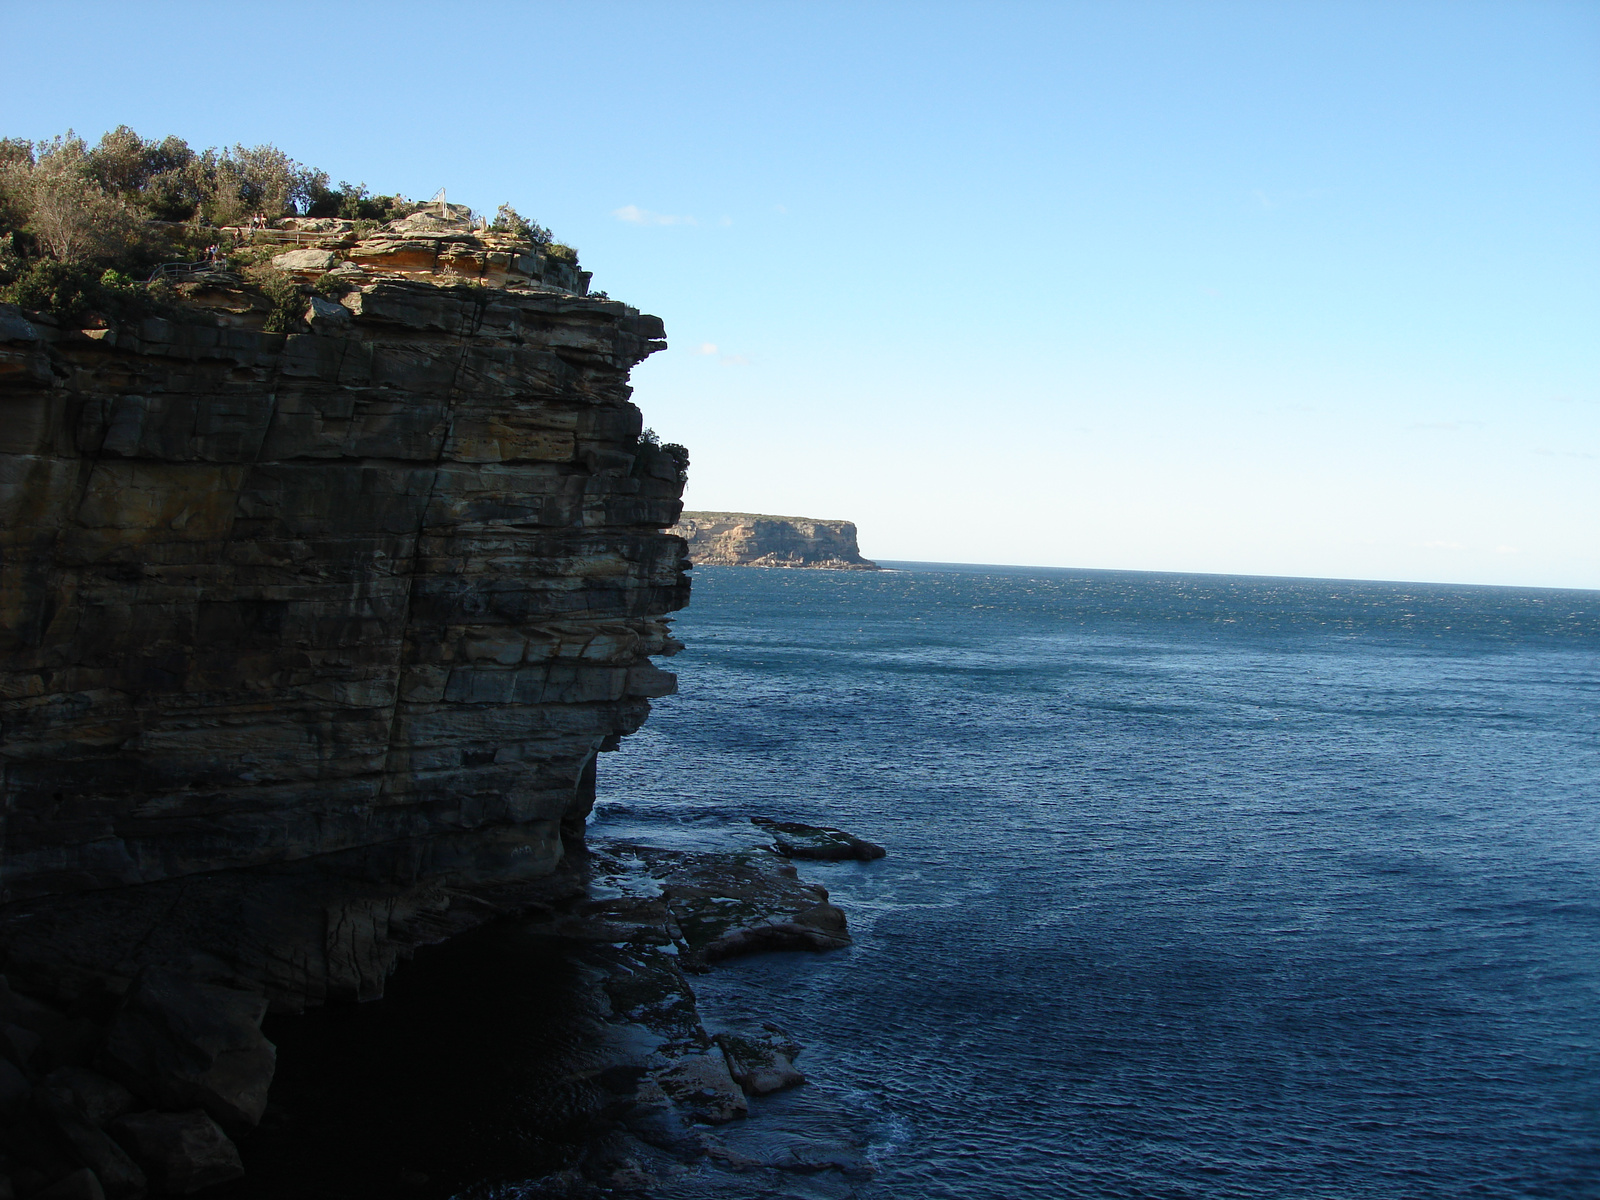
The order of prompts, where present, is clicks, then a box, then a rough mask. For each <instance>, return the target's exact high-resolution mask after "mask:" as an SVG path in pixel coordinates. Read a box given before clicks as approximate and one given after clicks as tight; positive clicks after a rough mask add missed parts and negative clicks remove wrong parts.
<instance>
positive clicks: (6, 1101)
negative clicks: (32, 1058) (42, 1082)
mask: <svg viewBox="0 0 1600 1200" xmlns="http://www.w3.org/2000/svg"><path fill="white" fill-rule="evenodd" d="M31 1095H33V1085H32V1084H31V1083H29V1082H28V1077H27V1076H26V1075H24V1074H23V1073H22V1070H21V1068H20V1067H18V1066H17V1065H16V1064H14V1063H13V1062H11V1061H10V1060H9V1059H5V1058H0V1121H14V1120H16V1119H17V1118H18V1117H20V1116H22V1114H23V1113H24V1112H26V1111H27V1108H28V1097H29V1096H31Z"/></svg>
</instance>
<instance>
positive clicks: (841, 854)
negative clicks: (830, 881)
mask: <svg viewBox="0 0 1600 1200" xmlns="http://www.w3.org/2000/svg"><path fill="white" fill-rule="evenodd" d="M750 823H751V824H752V825H757V826H760V827H761V828H762V829H764V830H766V831H767V833H768V834H770V835H771V837H772V848H773V849H774V850H776V851H777V852H778V853H779V854H781V855H783V856H784V857H785V858H807V859H813V860H817V861H821V862H840V861H843V860H845V859H859V860H860V861H862V862H870V861H872V860H873V859H876V858H882V857H883V856H884V854H885V853H887V852H886V851H885V850H884V848H883V847H882V846H880V845H878V844H877V843H876V842H869V841H866V840H864V839H862V838H858V837H856V836H855V835H854V834H850V833H846V832H845V831H844V830H842V829H833V828H831V827H830V826H827V825H802V824H801V823H800V822H799V821H773V820H770V819H769V818H767V817H751V818H750Z"/></svg>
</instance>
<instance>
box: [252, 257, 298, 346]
mask: <svg viewBox="0 0 1600 1200" xmlns="http://www.w3.org/2000/svg"><path fill="white" fill-rule="evenodd" d="M244 275H245V278H246V279H248V280H249V281H250V282H251V283H253V284H255V285H256V287H258V288H260V289H261V294H262V295H263V296H265V297H266V298H267V299H268V300H269V301H270V302H271V304H272V308H271V310H270V311H268V313H267V319H266V323H265V324H263V325H262V326H261V328H262V329H263V330H265V331H266V332H267V333H288V332H289V331H290V330H292V329H294V328H295V327H296V326H297V325H299V323H300V316H301V314H302V313H304V312H305V307H306V293H305V290H304V289H302V288H301V286H300V285H299V284H298V283H296V282H295V281H294V278H293V277H292V276H290V275H287V274H285V273H284V272H282V271H279V270H276V269H275V268H273V267H267V266H260V267H249V268H247V269H246V270H245V273H244Z"/></svg>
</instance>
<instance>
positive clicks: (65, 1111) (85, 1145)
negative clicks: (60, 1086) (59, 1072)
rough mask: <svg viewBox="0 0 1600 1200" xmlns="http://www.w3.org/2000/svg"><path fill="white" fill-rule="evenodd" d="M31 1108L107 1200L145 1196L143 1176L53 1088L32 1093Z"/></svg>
mask: <svg viewBox="0 0 1600 1200" xmlns="http://www.w3.org/2000/svg"><path fill="white" fill-rule="evenodd" d="M33 1107H34V1110H35V1111H36V1112H37V1113H38V1114H39V1118H40V1120H42V1121H43V1122H44V1123H45V1125H46V1126H47V1127H49V1128H50V1129H52V1130H54V1131H55V1133H56V1134H58V1135H59V1136H60V1138H61V1140H62V1142H63V1143H64V1144H65V1145H66V1146H67V1147H68V1148H69V1149H70V1151H71V1154H72V1156H73V1157H74V1158H75V1159H77V1160H78V1161H79V1162H80V1163H82V1164H83V1165H84V1166H86V1167H88V1168H89V1169H90V1170H92V1171H93V1172H94V1174H95V1176H96V1178H97V1179H98V1181H99V1184H100V1186H101V1187H102V1188H103V1189H104V1190H105V1194H106V1195H107V1196H108V1197H109V1198H110V1200H139V1197H141V1196H143V1195H144V1194H145V1190H146V1187H147V1186H148V1185H147V1181H146V1179H145V1175H144V1172H143V1171H141V1170H140V1169H139V1167H138V1166H137V1164H135V1163H134V1161H133V1159H131V1158H129V1157H128V1153H127V1151H125V1150H124V1149H123V1148H122V1147H121V1146H119V1145H118V1144H117V1143H116V1142H114V1141H112V1140H111V1138H110V1137H108V1136H107V1135H106V1134H105V1133H104V1132H102V1131H101V1130H99V1129H97V1128H95V1127H94V1126H93V1125H91V1124H89V1122H88V1120H87V1119H86V1118H85V1117H84V1115H83V1114H82V1113H80V1112H79V1111H78V1110H77V1108H76V1107H74V1106H73V1105H72V1104H71V1103H70V1102H68V1101H66V1100H63V1099H62V1098H61V1096H60V1094H59V1093H57V1092H56V1091H55V1090H54V1089H52V1088H47V1087H38V1088H35V1089H34V1092H33Z"/></svg>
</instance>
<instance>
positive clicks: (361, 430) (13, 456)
mask: <svg viewBox="0 0 1600 1200" xmlns="http://www.w3.org/2000/svg"><path fill="white" fill-rule="evenodd" d="M402 235H404V236H402ZM486 236H487V235H485V236H479V237H476V240H475V239H474V235H472V234H470V233H463V232H462V231H461V230H458V229H453V228H446V229H443V230H442V231H441V230H428V229H417V230H402V231H385V232H384V233H382V234H380V235H379V236H377V237H376V238H375V239H373V240H370V241H368V242H361V241H355V240H353V239H351V238H350V237H348V236H347V235H346V233H345V231H334V236H333V238H332V239H331V240H330V241H329V242H328V243H327V244H325V245H320V246H312V247H311V248H309V249H303V250H299V251H286V252H285V253H297V254H299V255H300V256H302V257H303V258H304V260H305V261H303V262H300V261H297V262H295V263H285V264H283V268H282V269H291V268H292V270H293V272H294V274H295V275H296V276H297V277H299V278H302V279H314V278H318V277H320V275H321V274H323V273H329V274H334V275H336V276H338V277H339V278H340V281H341V287H338V288H328V289H326V291H327V295H325V296H323V295H318V296H315V297H308V298H307V302H306V310H305V313H304V315H303V316H302V317H300V318H299V319H298V320H296V321H294V322H292V326H293V328H294V329H295V330H296V331H295V332H290V333H287V334H284V333H264V332H261V329H262V325H263V321H264V318H265V316H266V313H267V311H268V309H269V307H270V306H269V305H268V303H267V301H265V300H264V299H263V298H262V296H261V294H260V293H259V292H257V291H254V290H252V289H247V288H245V287H242V286H238V284H237V281H233V280H230V279H229V278H228V277H226V276H216V277H212V278H210V279H208V280H202V281H200V282H196V283H191V284H188V285H185V287H184V291H185V292H186V294H187V295H186V298H187V300H188V302H189V306H188V307H187V308H186V309H184V310H182V315H180V316H178V317H174V318H173V319H154V318H151V319H146V320H144V321H142V322H138V323H135V324H132V325H129V326H126V327H113V328H109V329H93V330H77V329H67V328H61V327H58V326H55V325H52V324H51V323H50V322H49V321H48V319H39V318H37V317H34V316H30V315H29V314H24V313H20V312H18V311H17V310H15V309H9V310H4V309H0V506H3V509H0V511H3V532H0V536H3V539H4V540H3V542H0V553H3V555H4V558H3V564H0V565H3V572H4V575H3V581H0V656H3V674H0V695H3V707H0V721H3V725H0V754H3V763H4V770H5V807H4V854H3V864H0V886H3V888H4V898H5V900H6V901H7V902H8V903H9V906H10V908H9V912H8V913H7V914H5V915H7V916H9V917H10V918H12V919H9V920H6V921H5V922H4V923H3V924H4V928H3V929H0V941H3V942H4V945H3V947H0V948H3V949H4V951H5V953H6V955H7V962H8V966H9V969H11V970H12V971H13V973H14V974H16V973H20V974H21V975H23V976H25V977H28V978H32V979H34V980H35V982H36V983H38V984H39V985H40V986H43V985H44V984H48V985H49V986H50V988H51V989H52V990H55V991H57V992H61V991H67V992H70V991H71V990H72V989H73V988H74V987H80V986H82V987H87V986H89V985H90V981H91V980H92V979H93V978H94V977H97V976H106V977H120V978H126V977H127V976H129V975H131V974H132V972H133V970H134V969H135V968H136V967H137V966H138V965H141V964H142V963H145V962H148V961H150V960H151V959H152V958H154V959H156V960H160V961H166V962H172V961H173V960H183V959H186V958H187V959H194V958H195V957H196V956H198V957H199V958H200V959H202V960H204V962H205V963H207V964H210V965H209V967H208V969H209V970H211V971H212V973H213V974H218V975H221V974H230V973H231V974H232V975H233V976H235V977H237V978H239V979H242V980H243V981H244V982H246V983H249V984H251V985H252V986H256V987H259V988H262V989H264V990H266V991H267V992H268V993H269V994H272V995H273V996H274V997H275V998H277V999H279V1000H282V1001H284V1002H285V1003H289V1004H291V1005H292V1004H294V1003H297V1002H298V1001H299V1000H303V999H310V1000H313V1001H314V1000H316V999H319V998H321V997H322V996H324V995H327V994H331V993H336V992H353V993H356V994H363V995H368V994H374V992H375V990H376V989H377V988H380V987H381V983H382V978H383V976H384V974H386V973H387V970H388V968H389V967H390V966H391V965H392V961H393V955H394V951H393V948H392V946H390V945H389V944H388V943H389V942H390V941H392V940H393V939H394V938H396V937H399V938H400V940H401V941H402V942H403V941H404V940H405V937H412V938H413V939H415V938H417V937H422V936H424V935H423V934H419V933H418V932H417V930H416V923H417V921H419V920H422V919H424V918H426V919H427V920H433V921H438V920H443V918H442V917H441V914H442V913H444V912H445V911H446V910H448V909H449V908H450V905H451V898H450V897H451V892H450V889H453V888H462V887H470V886H472V885H477V884H485V883H499V882H504V881H507V880H516V879H529V878H536V877H539V876H542V875H546V874H548V873H549V872H551V871H552V870H553V869H554V868H555V866H556V864H557V862H558V860H559V859H560V857H561V854H562V839H561V833H562V829H563V825H565V827H566V829H567V831H568V832H569V833H572V832H576V831H579V830H581V827H582V821H583V818H584V816H585V814H586V813H587V811H588V806H589V805H590V803H591V802H592V798H593V787H594V763H595V755H596V753H597V751H600V750H602V749H608V748H615V746H616V744H617V739H618V738H619V737H621V736H623V735H626V734H628V733H631V732H632V731H634V730H635V729H637V728H638V726H639V724H640V723H641V722H642V721H643V720H644V719H645V717H646V715H647V713H648V712H649V706H650V698H652V697H657V696H661V695H664V694H666V693H668V692H670V691H672V690H673V687H674V678H673V676H672V675H670V674H668V673H666V672H664V671H661V670H659V669H658V668H657V667H656V666H654V665H653V664H652V662H651V657H652V656H654V655H662V654H670V653H672V652H673V651H675V650H676V649H677V648H678V644H677V643H676V642H674V641H673V640H672V639H671V637H670V635H669V632H668V628H667V625H666V623H665V622H664V620H663V618H664V617H665V616H666V614H668V613H670V612H672V611H674V610H675V609H678V608H680V607H682V606H683V605H684V604H685V603H686V602H687V599H688V581H687V577H686V576H685V574H684V568H685V566H686V559H685V557H684V543H683V541H682V540H681V539H680V538H678V537H676V536H673V535H670V534H668V533H666V532H664V530H665V529H666V527H668V526H671V525H672V524H673V523H674V521H675V520H676V519H677V517H678V514H679V512H680V509H681V504H680V502H679V495H680V493H681V490H682V468H681V464H680V463H679V462H678V461H677V460H675V459H673V458H672V457H671V456H669V455H668V454H666V453H663V452H662V451H660V450H658V449H656V448H655V447H653V446H652V445H650V444H648V442H646V443H641V442H640V440H639V438H638V434H639V431H640V426H641V419H640V413H639V410H638V409H637V408H635V407H634V405H633V404H632V403H631V402H630V388H629V386H628V374H629V371H630V370H631V368H632V367H633V366H634V365H635V364H636V363H638V362H640V361H641V360H642V359H644V358H645V357H646V356H647V355H649V354H650V353H652V352H654V351H655V350H658V349H660V348H662V346H663V345H664V342H663V341H662V340H661V338H662V336H663V331H662V325H661V322H660V321H659V320H658V319H657V318H655V317H650V316H643V315H641V314H640V313H639V312H638V311H637V310H635V309H632V308H629V307H627V306H625V305H623V304H620V303H617V302H614V301H609V300H605V299H600V298H592V297H588V296H585V295H582V294H580V293H581V291H583V290H585V289H586V286H587V278H586V277H583V278H581V279H578V278H577V277H573V278H567V275H570V274H571V272H570V271H567V269H566V268H565V267H562V271H565V272H566V274H562V271H557V272H553V274H556V275H561V278H560V279H558V280H555V282H550V281H541V280H540V279H539V278H538V277H536V275H529V276H527V277H517V276H515V274H514V272H513V279H514V280H520V282H515V283H514V285H513V286H487V285H486V284H485V283H484V282H482V281H479V282H473V283H463V282H462V281H461V277H460V274H459V272H456V271H451V270H444V269H442V268H441V269H439V270H424V269H423V266H422V264H421V263H420V260H419V262H418V263H412V262H411V261H410V259H409V258H407V257H406V255H407V254H411V251H410V250H407V251H405V252H404V253H402V250H401V249H400V248H392V247H391V246H390V243H391V242H402V241H407V242H419V243H421V242H429V243H430V244H433V248H434V249H435V250H438V249H439V247H440V246H443V247H445V251H446V252H448V254H451V255H454V259H452V261H454V260H455V259H461V258H462V256H463V255H469V254H480V255H481V256H483V259H484V272H483V274H484V275H488V274H490V273H491V271H490V267H491V260H492V258H493V255H494V254H497V253H500V251H499V250H496V249H495V248H494V247H493V246H492V245H488V246H486V245H485V244H484V241H485V237H486ZM450 238H454V239H455V240H453V241H451V240H448V239H450ZM490 240H492V239H490ZM363 247H365V249H366V250H367V251H369V253H367V254H366V255H365V257H364V258H363V257H362V255H361V253H360V251H362V249H363ZM413 249H415V248H413ZM391 251H392V253H391ZM416 253H417V254H420V253H421V252H420V251H417V252H416ZM530 253H531V251H530ZM411 256H412V257H416V254H411ZM313 257H315V258H316V262H315V263H312V262H311V258H313ZM386 257H390V258H395V259H396V260H399V259H405V263H404V265H403V266H397V267H396V268H395V269H393V270H384V269H383V268H382V263H383V261H384V260H385V258H386ZM356 259H360V260H361V266H360V267H359V268H357V267H356V266H354V265H353V262H354V260H356ZM433 261H434V262H435V263H436V262H437V256H436V258H435V260H433ZM463 261H464V260H463ZM509 261H510V263H511V264H512V265H514V264H515V262H516V257H515V254H512V257H511V259H510V260H509ZM458 265H459V264H458ZM532 265H536V264H530V269H531V266H532ZM548 265H549V264H545V266H548ZM558 265H559V264H558ZM504 277H505V272H499V274H498V275H497V278H502V279H503V278H504ZM341 291H342V292H343V294H342V295H341V294H340V293H341ZM197 906H200V907H201V908H205V909H206V910H207V911H206V912H201V911H199V908H197ZM24 918H26V919H24ZM30 922H31V923H30ZM185 923H187V924H185ZM401 925H403V926H405V929H404V930H400V929H399V926H401ZM391 926H394V927H395V928H391ZM30 930H31V931H32V932H30ZM219 931H221V932H219ZM407 931H409V932H407ZM191 965H192V964H191ZM74 980H76V981H77V982H76V983H75V982H73V981H74ZM297 998H298V999H297Z"/></svg>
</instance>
